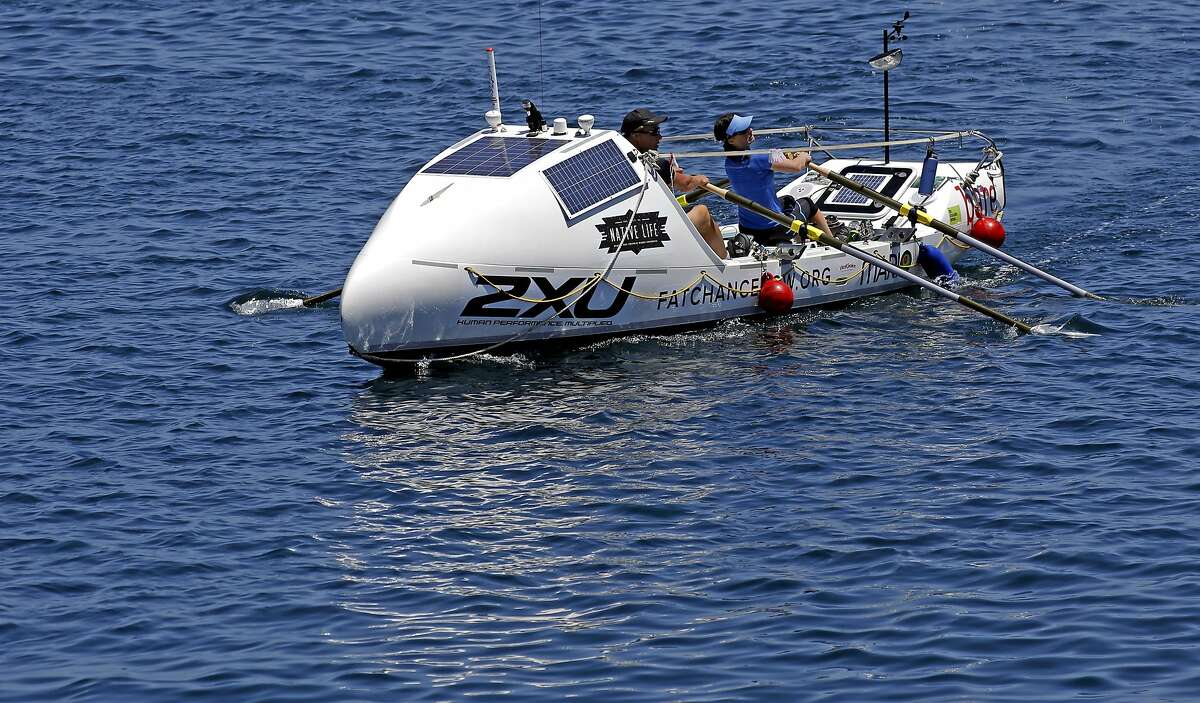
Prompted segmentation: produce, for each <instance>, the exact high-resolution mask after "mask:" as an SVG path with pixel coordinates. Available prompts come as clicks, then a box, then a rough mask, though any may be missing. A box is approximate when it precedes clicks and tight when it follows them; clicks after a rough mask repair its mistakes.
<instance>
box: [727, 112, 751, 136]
mask: <svg viewBox="0 0 1200 703" xmlns="http://www.w3.org/2000/svg"><path fill="white" fill-rule="evenodd" d="M753 119H754V115H750V116H749V117H742V116H741V115H734V116H733V119H732V120H730V121H729V126H728V127H726V128H725V134H726V135H727V137H732V136H733V135H735V134H737V133H738V132H745V131H746V130H748V129H750V121H751V120H753Z"/></svg>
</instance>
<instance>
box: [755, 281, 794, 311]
mask: <svg viewBox="0 0 1200 703" xmlns="http://www.w3.org/2000/svg"><path fill="white" fill-rule="evenodd" d="M795 300H796V296H795V295H794V294H793V293H792V287H791V286H789V285H788V284H786V283H784V282H783V279H781V278H780V277H779V276H776V275H775V274H773V273H764V274H763V276H762V287H761V288H759V290H758V306H759V307H760V308H762V309H763V310H766V311H767V312H769V313H771V314H772V315H781V314H783V313H785V312H787V311H788V310H791V309H792V303H793V302H794V301H795Z"/></svg>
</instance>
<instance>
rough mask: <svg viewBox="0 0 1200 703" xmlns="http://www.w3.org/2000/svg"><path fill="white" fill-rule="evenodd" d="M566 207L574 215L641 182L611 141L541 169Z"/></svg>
mask: <svg viewBox="0 0 1200 703" xmlns="http://www.w3.org/2000/svg"><path fill="white" fill-rule="evenodd" d="M542 173H544V174H545V175H546V180H548V181H550V186H551V187H552V188H554V192H556V193H558V197H560V198H562V202H563V205H564V206H566V208H567V215H568V216H573V215H577V214H579V213H581V212H583V211H584V210H586V209H588V208H590V207H591V206H593V205H595V204H596V203H599V202H602V201H603V200H604V199H605V198H608V197H611V196H613V195H616V194H617V193H620V192H621V191H623V190H626V189H628V188H631V187H633V186H635V185H637V184H638V183H640V182H641V181H640V180H639V179H638V175H637V173H636V172H634V170H633V167H632V166H631V165H630V164H629V160H628V159H626V158H625V155H624V154H622V153H621V150H620V149H618V148H617V145H616V144H614V143H613V142H612V141H608V140H606V141H603V142H601V143H599V144H597V145H596V146H594V147H591V148H590V149H586V150H584V151H581V152H579V153H578V154H576V155H574V156H572V157H571V158H569V159H567V160H566V161H563V162H561V163H557V164H554V165H553V166H551V167H550V168H548V169H546V170H545V171H543V172H542Z"/></svg>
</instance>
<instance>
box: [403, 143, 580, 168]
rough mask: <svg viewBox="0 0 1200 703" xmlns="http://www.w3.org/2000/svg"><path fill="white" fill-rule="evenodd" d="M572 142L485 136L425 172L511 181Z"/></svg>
mask: <svg viewBox="0 0 1200 703" xmlns="http://www.w3.org/2000/svg"><path fill="white" fill-rule="evenodd" d="M568 143H569V142H566V141H563V140H560V139H538V138H536V137H481V138H479V139H476V140H475V141H473V142H471V143H470V144H467V145H466V146H464V147H463V148H461V149H459V150H458V151H456V152H454V153H452V154H447V155H446V156H443V157H442V158H440V159H438V160H437V161H435V162H433V163H432V164H430V165H429V167H428V168H426V169H425V170H424V171H423V172H422V173H449V174H454V175H460V176H495V177H499V178H507V177H508V176H511V175H513V174H514V173H516V172H517V171H520V170H521V169H523V168H525V167H526V166H528V165H529V164H531V163H533V162H534V161H537V160H538V159H540V158H542V157H543V156H545V155H546V154H549V153H550V152H552V151H554V150H555V149H557V148H559V147H560V146H563V145H564V144H568Z"/></svg>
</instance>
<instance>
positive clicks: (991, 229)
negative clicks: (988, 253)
mask: <svg viewBox="0 0 1200 703" xmlns="http://www.w3.org/2000/svg"><path fill="white" fill-rule="evenodd" d="M971 236H972V237H974V238H976V239H978V240H979V241H981V242H983V243H984V244H987V245H988V246H991V247H994V248H996V249H999V248H1000V247H1002V246H1004V225H1002V224H1000V220H997V219H996V218H994V217H981V218H979V219H978V220H975V224H973V225H971Z"/></svg>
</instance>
